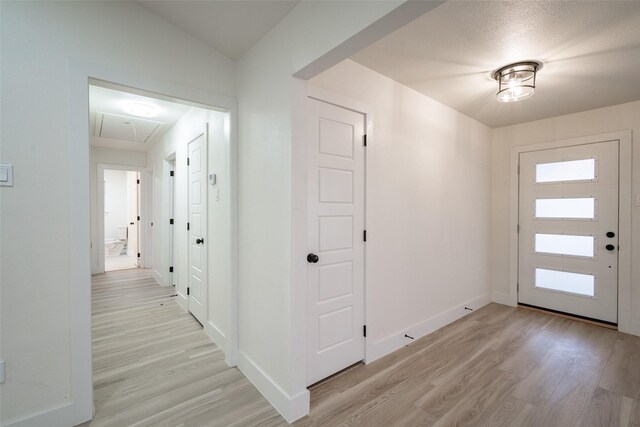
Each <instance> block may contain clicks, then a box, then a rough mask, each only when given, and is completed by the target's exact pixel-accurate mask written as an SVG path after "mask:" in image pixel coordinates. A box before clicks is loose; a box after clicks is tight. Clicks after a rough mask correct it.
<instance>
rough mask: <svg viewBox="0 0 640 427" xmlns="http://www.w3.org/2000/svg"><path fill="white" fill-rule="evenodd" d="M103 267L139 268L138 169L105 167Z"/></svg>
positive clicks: (110, 268)
mask: <svg viewBox="0 0 640 427" xmlns="http://www.w3.org/2000/svg"><path fill="white" fill-rule="evenodd" d="M103 182H104V205H103V206H104V210H103V212H104V222H103V225H104V230H103V235H104V270H105V271H114V270H128V269H131V268H138V267H140V258H139V257H140V250H139V244H138V243H139V242H140V227H139V223H140V172H138V171H131V170H117V169H104V171H103Z"/></svg>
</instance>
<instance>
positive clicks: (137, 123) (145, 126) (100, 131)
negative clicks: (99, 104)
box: [96, 113, 162, 144]
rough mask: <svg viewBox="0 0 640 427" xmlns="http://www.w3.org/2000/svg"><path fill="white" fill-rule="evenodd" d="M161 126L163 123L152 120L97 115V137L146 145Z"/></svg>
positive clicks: (104, 114)
mask: <svg viewBox="0 0 640 427" xmlns="http://www.w3.org/2000/svg"><path fill="white" fill-rule="evenodd" d="M161 126H162V123H160V122H154V121H152V120H145V119H139V118H133V117H126V116H118V115H115V114H106V113H97V126H96V136H99V137H102V138H111V139H119V140H122V141H130V142H138V143H142V144H144V143H146V142H148V141H149V140H151V138H152V137H153V136H154V135H155V134H156V133H157V132H158V131H159V130H160V127H161Z"/></svg>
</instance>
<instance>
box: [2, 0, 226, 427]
mask: <svg viewBox="0 0 640 427" xmlns="http://www.w3.org/2000/svg"><path fill="white" fill-rule="evenodd" d="M0 8H1V9H0V15H1V29H0V31H1V33H0V43H1V44H0V55H1V57H0V63H1V66H2V69H1V72H0V79H1V80H0V87H1V89H0V90H1V93H0V99H1V100H2V101H1V102H2V110H1V112H2V129H1V134H0V138H1V139H2V147H1V151H0V160H1V161H2V162H3V163H4V162H6V163H12V164H13V165H14V172H15V175H14V177H15V185H14V187H11V188H3V189H2V206H1V209H2V211H1V212H0V223H1V226H0V229H1V233H2V234H1V235H0V245H1V250H0V256H1V260H0V263H1V264H2V276H1V280H2V285H1V286H2V288H1V291H0V292H1V302H2V306H1V307H0V310H1V314H0V325H1V326H0V334H1V337H2V354H0V358H2V359H4V360H5V361H6V374H7V375H6V383H5V384H2V385H1V386H0V387H1V390H2V402H1V404H0V406H1V412H2V414H1V417H2V418H1V421H0V422H1V423H2V424H4V425H8V424H11V423H13V422H17V421H20V420H25V419H26V421H25V424H27V425H34V424H35V423H36V421H35V419H31V420H30V417H33V416H37V414H39V413H44V414H45V415H43V417H47V418H46V419H47V420H48V425H57V424H59V425H69V424H72V423H73V422H80V421H81V420H83V419H86V416H87V413H89V415H90V409H91V406H90V398H91V394H90V391H89V390H84V389H83V390H82V391H80V389H74V388H73V387H78V386H77V384H78V383H79V382H82V381H81V380H82V378H80V380H79V379H78V378H79V377H78V376H77V375H75V376H74V374H73V372H74V370H75V369H77V367H78V366H80V365H82V366H87V364H88V362H87V358H86V356H81V357H80V358H79V359H78V358H73V359H72V352H71V348H72V345H73V346H76V344H74V343H75V342H78V339H79V338H78V336H77V335H76V334H75V333H74V334H73V335H72V334H71V329H72V328H77V327H83V328H85V329H86V328H87V327H88V325H84V326H83V325H80V326H77V324H72V322H71V318H72V316H76V315H77V313H78V312H82V313H87V310H88V304H89V302H88V299H87V298H86V294H85V295H83V297H81V298H80V299H75V296H74V295H77V294H75V293H74V292H75V291H73V289H74V286H75V284H76V282H78V276H77V273H76V272H74V271H76V270H71V267H70V265H77V263H75V261H74V259H75V258H76V257H75V255H74V257H71V256H70V253H75V252H76V251H77V250H78V249H77V246H82V245H83V244H84V245H86V251H89V240H90V239H89V227H88V218H89V214H88V208H87V206H88V205H89V173H88V172H87V175H86V181H83V180H82V178H81V177H77V176H76V172H77V171H84V170H85V169H86V170H87V171H88V170H89V159H88V157H87V158H86V159H85V158H84V157H83V156H85V154H83V151H82V150H81V151H80V152H78V151H76V149H75V147H74V149H73V150H71V149H70V141H71V139H70V138H71V137H72V136H73V135H75V132H77V128H72V127H70V126H69V123H70V121H71V120H72V119H71V118H70V117H69V111H72V112H73V111H82V108H81V107H79V106H78V105H79V104H78V103H76V104H74V105H72V104H71V103H70V102H71V101H70V100H72V101H73V100H74V99H75V98H73V97H72V96H71V95H70V94H71V93H72V90H71V88H77V87H78V85H80V87H81V86H82V85H84V84H88V82H86V81H84V79H83V81H76V80H74V78H75V77H74V76H75V75H76V74H74V73H73V72H72V71H73V70H74V69H78V67H79V66H86V67H87V69H91V70H96V69H99V70H102V71H103V75H124V76H127V77H128V79H129V81H140V82H145V81H148V82H151V83H153V85H155V87H160V86H164V87H171V88H184V89H183V90H182V91H183V92H185V93H186V92H189V91H191V92H194V91H196V90H197V91H208V92H209V93H211V92H213V93H217V94H221V95H225V96H233V95H234V93H235V78H234V70H235V66H234V63H233V62H232V61H231V60H229V59H227V58H225V57H224V56H222V55H221V54H220V53H218V52H216V51H215V50H213V49H211V48H209V47H207V46H206V45H204V44H203V43H201V42H199V41H197V40H195V39H194V38H192V37H191V36H189V35H187V34H186V33H184V32H183V31H181V30H178V29H177V28H176V27H174V26H172V25H170V24H168V23H167V22H166V21H164V20H163V19H161V18H159V17H157V16H156V15H154V14H152V13H150V12H149V11H147V10H145V9H144V8H142V7H141V6H139V5H138V4H136V3H135V2H6V1H3V2H0ZM132 76H133V77H132ZM98 77H100V76H98ZM158 82H169V83H168V84H163V85H160V84H158ZM120 83H123V82H120ZM139 86H141V88H142V89H147V87H144V85H143V84H141V85H139ZM74 90H75V89H74ZM87 92H88V91H87ZM73 93H78V92H77V91H76V92H73ZM80 93H82V91H80ZM164 93H167V92H164ZM73 102H75V101H73ZM82 103H83V105H87V104H88V96H87V98H86V100H83V101H82ZM81 120H87V121H88V116H87V117H86V118H82V119H81ZM87 129H88V126H87ZM87 144H88V132H87ZM78 159H81V160H82V162H80V161H78ZM71 188H73V189H74V191H73V193H72V192H71V190H70V189H71ZM76 189H79V190H76ZM72 200H74V201H75V200H80V203H77V204H76V203H74V204H73V206H72V205H71V201H72ZM84 200H86V202H85V201H84ZM78 211H80V212H83V211H87V214H86V217H87V221H86V222H87V226H86V230H85V229H84V227H85V224H84V222H83V221H80V222H76V221H74V222H73V223H71V220H70V218H71V217H72V216H73V215H74V212H78ZM79 227H80V229H79ZM78 230H79V231H78ZM72 235H75V236H79V237H77V238H75V237H74V239H76V240H75V241H76V242H80V243H78V244H77V245H75V244H74V246H73V247H72V246H71V245H70V241H71V240H70V239H71V238H72V237H70V236H72ZM33 242H37V244H33ZM81 253H82V252H81ZM72 258H74V259H72ZM82 263H84V260H83V261H82ZM86 263H87V268H86V274H84V276H82V278H81V279H80V280H82V281H83V282H84V283H85V285H86V286H87V287H88V286H89V279H90V278H89V268H88V264H89V256H88V252H86ZM79 304H81V305H82V306H79ZM87 317H88V316H87ZM86 336H87V334H86V333H85V334H84V335H83V337H86ZM77 345H78V346H81V345H82V343H80V344H77ZM74 348H76V347H74ZM86 383H87V381H86V379H85V381H84V382H83V384H86ZM72 384H75V385H74V386H73V387H72ZM79 401H82V402H83V403H82V404H81V405H80V407H77V406H74V405H73V403H74V402H79ZM70 420H71V421H70Z"/></svg>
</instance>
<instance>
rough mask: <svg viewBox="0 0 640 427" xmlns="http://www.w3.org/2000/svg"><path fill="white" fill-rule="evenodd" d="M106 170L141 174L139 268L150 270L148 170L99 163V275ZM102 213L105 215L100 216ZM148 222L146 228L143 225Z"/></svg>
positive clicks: (99, 268)
mask: <svg viewBox="0 0 640 427" xmlns="http://www.w3.org/2000/svg"><path fill="white" fill-rule="evenodd" d="M105 170H119V171H127V172H139V173H140V187H139V190H140V193H141V194H140V199H141V201H140V206H139V207H138V215H139V216H140V221H138V236H139V238H138V252H140V255H141V256H140V260H139V261H140V264H141V266H140V267H139V268H149V265H150V261H151V258H149V253H148V252H149V251H148V248H149V242H148V239H147V238H148V235H149V233H148V227H150V225H149V221H147V219H148V218H151V217H152V215H151V212H150V211H148V210H147V206H149V203H148V200H149V199H148V198H149V196H150V189H149V188H148V187H149V184H150V183H149V182H148V180H147V179H146V178H145V175H146V174H145V172H147V169H146V168H144V167H139V166H123V165H112V164H106V163H98V171H97V175H96V210H97V212H96V214H97V215H96V217H97V218H96V220H97V227H98V241H97V242H95V243H96V245H97V248H96V249H97V251H96V252H97V254H98V264H97V265H98V274H99V273H104V171H105ZM100 212H102V213H103V214H102V215H100ZM145 222H147V225H146V227H145V226H143V224H144V223H145Z"/></svg>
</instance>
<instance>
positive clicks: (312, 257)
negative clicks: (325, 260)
mask: <svg viewBox="0 0 640 427" xmlns="http://www.w3.org/2000/svg"><path fill="white" fill-rule="evenodd" d="M319 260H320V258H319V257H318V255H316V254H309V255H307V262H310V263H311V264H315V263H316V262H318V261H319Z"/></svg>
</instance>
